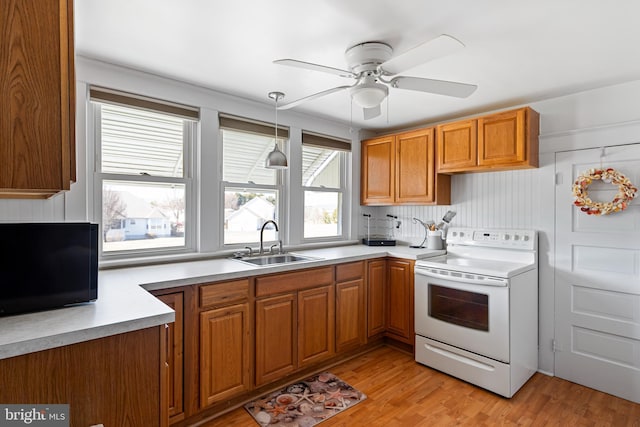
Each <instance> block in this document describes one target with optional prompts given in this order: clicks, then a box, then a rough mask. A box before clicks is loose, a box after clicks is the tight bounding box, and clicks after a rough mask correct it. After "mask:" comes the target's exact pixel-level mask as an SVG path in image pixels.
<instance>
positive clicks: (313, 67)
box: [273, 59, 357, 78]
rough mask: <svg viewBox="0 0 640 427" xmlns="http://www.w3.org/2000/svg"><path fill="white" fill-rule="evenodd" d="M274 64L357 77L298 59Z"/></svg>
mask: <svg viewBox="0 0 640 427" xmlns="http://www.w3.org/2000/svg"><path fill="white" fill-rule="evenodd" d="M273 63H274V64H280V65H288V66H289V67H297V68H304V69H305V70H313V71H322V72H323V73H329V74H335V75H338V76H340V77H352V78H356V77H357V76H356V75H355V74H353V73H352V72H351V71H347V70H341V69H339V68H333V67H327V66H326V65H319V64H313V63H311V62H304V61H298V60H297V59H276V60H275V61H273Z"/></svg>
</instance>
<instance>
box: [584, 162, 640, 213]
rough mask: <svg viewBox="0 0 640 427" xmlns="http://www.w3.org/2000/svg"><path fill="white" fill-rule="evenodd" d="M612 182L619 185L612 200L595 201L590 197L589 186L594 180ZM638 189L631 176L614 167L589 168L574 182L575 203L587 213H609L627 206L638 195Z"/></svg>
mask: <svg viewBox="0 0 640 427" xmlns="http://www.w3.org/2000/svg"><path fill="white" fill-rule="evenodd" d="M599 179H600V180H602V181H604V182H610V183H611V184H614V185H617V186H618V193H617V194H616V196H615V197H614V198H613V200H612V201H610V202H606V203H603V202H594V201H593V200H591V199H590V198H589V193H588V191H587V188H588V187H589V185H590V184H591V182H592V181H594V180H599ZM637 191H638V189H637V188H636V187H634V186H633V184H631V181H629V178H627V177H625V176H624V175H622V174H621V173H620V172H617V171H616V170H615V169H613V168H607V169H589V170H588V171H586V172H583V173H582V175H580V176H578V178H577V179H576V182H575V183H574V184H573V195H574V196H575V198H576V199H575V201H574V202H573V204H574V205H576V206H578V207H580V210H581V211H582V212H584V213H586V214H587V215H608V214H610V213H613V212H620V211H623V210H625V209H626V208H627V206H628V204H629V202H630V201H631V200H633V198H634V197H636V192H637Z"/></svg>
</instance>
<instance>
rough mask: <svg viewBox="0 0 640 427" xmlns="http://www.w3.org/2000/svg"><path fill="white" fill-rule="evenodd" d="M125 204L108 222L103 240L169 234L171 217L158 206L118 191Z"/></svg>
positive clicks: (167, 235) (153, 236) (120, 239)
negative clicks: (122, 209)
mask: <svg viewBox="0 0 640 427" xmlns="http://www.w3.org/2000/svg"><path fill="white" fill-rule="evenodd" d="M118 194H119V197H120V199H121V201H122V203H123V205H124V206H125V210H124V211H123V212H120V213H119V214H118V215H117V216H116V217H115V218H112V220H111V222H110V228H109V230H107V231H106V234H105V241H107V242H117V241H123V240H140V239H148V238H155V237H170V236H171V217H170V216H169V215H168V214H166V213H165V212H163V211H162V210H161V209H160V208H159V207H158V206H154V205H153V204H151V203H149V202H147V201H146V200H144V199H142V198H140V197H138V196H136V195H134V194H132V193H130V192H128V191H120V192H118Z"/></svg>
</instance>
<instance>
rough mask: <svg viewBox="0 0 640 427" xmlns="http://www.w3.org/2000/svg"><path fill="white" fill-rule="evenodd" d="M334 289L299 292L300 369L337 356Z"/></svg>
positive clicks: (321, 288)
mask: <svg viewBox="0 0 640 427" xmlns="http://www.w3.org/2000/svg"><path fill="white" fill-rule="evenodd" d="M334 325H335V288H334V286H333V285H330V286H322V287H319V288H313V289H305V290H303V291H299V292H298V367H299V368H302V367H304V366H307V365H311V364H313V363H317V362H319V361H322V360H323V359H327V358H328V357H330V356H332V355H333V354H334V352H335V349H334V343H335V332H334V327H335V326H334Z"/></svg>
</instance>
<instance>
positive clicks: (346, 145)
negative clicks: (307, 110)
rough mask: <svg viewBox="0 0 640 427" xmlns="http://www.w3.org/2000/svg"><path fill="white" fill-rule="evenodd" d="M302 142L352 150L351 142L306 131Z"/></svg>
mask: <svg viewBox="0 0 640 427" xmlns="http://www.w3.org/2000/svg"><path fill="white" fill-rule="evenodd" d="M302 144H303V145H310V146H313V147H321V148H331V149H333V150H339V151H351V143H350V142H347V141H345V140H342V139H337V138H332V137H328V136H324V135H319V134H316V133H311V132H306V131H302Z"/></svg>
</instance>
